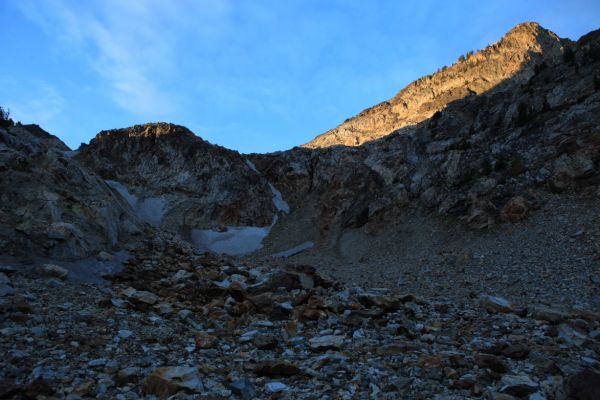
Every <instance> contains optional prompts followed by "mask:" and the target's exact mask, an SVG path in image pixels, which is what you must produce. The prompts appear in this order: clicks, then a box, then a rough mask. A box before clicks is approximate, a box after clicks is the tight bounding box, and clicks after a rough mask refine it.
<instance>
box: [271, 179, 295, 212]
mask: <svg viewBox="0 0 600 400" xmlns="http://www.w3.org/2000/svg"><path fill="white" fill-rule="evenodd" d="M269 188H270V189H271V193H273V204H275V208H276V209H277V210H279V211H282V212H284V213H286V214H289V213H290V206H289V205H288V203H286V202H285V200H283V196H281V192H280V191H279V190H277V189H275V186H273V185H272V184H270V183H269Z"/></svg>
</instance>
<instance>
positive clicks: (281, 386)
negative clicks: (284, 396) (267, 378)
mask: <svg viewBox="0 0 600 400" xmlns="http://www.w3.org/2000/svg"><path fill="white" fill-rule="evenodd" d="M287 388H288V387H287V385H286V384H285V383H282V382H269V383H267V384H266V385H265V389H266V390H267V392H269V393H279V392H283V391H286V390H287Z"/></svg>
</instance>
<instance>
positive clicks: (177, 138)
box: [76, 123, 276, 239]
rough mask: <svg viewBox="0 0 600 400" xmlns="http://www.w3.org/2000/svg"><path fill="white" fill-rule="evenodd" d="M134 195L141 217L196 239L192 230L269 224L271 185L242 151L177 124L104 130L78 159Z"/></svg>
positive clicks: (272, 209) (122, 191)
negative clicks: (221, 145)
mask: <svg viewBox="0 0 600 400" xmlns="http://www.w3.org/2000/svg"><path fill="white" fill-rule="evenodd" d="M76 159H77V160H78V161H80V162H81V163H82V164H83V165H84V166H85V167H86V168H88V169H90V170H92V171H95V172H96V173H97V174H98V175H100V176H101V177H102V178H104V179H106V180H107V181H108V182H109V183H110V184H111V185H112V186H113V187H114V188H115V189H116V190H117V191H119V192H120V193H121V194H123V195H124V197H126V198H128V199H129V202H130V203H131V204H132V207H133V208H134V209H135V210H136V212H137V214H138V216H140V218H142V219H144V220H146V221H147V222H149V223H151V224H153V225H156V226H158V227H161V228H163V229H168V230H172V231H176V232H178V233H181V234H182V235H183V236H184V237H186V238H188V239H189V238H190V237H191V231H192V230H193V229H200V228H214V227H219V226H221V225H233V226H268V225H270V224H271V223H272V221H273V216H274V215H275V213H276V210H275V208H274V206H273V202H272V197H273V193H272V192H271V190H270V188H269V186H268V182H267V181H266V180H265V179H264V178H263V177H262V176H261V175H260V174H258V173H257V172H256V171H254V170H253V169H252V167H251V166H250V165H249V164H248V163H247V162H246V160H245V158H243V157H242V156H241V155H240V154H239V153H237V152H235V151H231V150H228V149H225V148H222V147H219V146H215V145H212V144H210V143H208V142H206V141H204V140H202V139H200V138H199V137H197V136H195V135H194V134H193V133H192V132H191V131H189V130H188V129H186V128H184V127H181V126H177V125H172V124H163V123H158V124H147V125H137V126H134V127H131V128H126V129H115V130H109V131H103V132H101V133H99V134H98V135H97V136H96V138H95V139H93V140H92V141H91V142H90V144H89V145H87V146H83V147H82V148H81V149H80V151H79V153H78V154H77V156H76Z"/></svg>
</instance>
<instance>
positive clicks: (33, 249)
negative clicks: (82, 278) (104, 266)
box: [0, 125, 143, 259]
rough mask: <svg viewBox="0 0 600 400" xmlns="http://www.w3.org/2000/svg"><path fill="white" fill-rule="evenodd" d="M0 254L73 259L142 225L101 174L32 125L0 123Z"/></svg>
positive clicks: (132, 236)
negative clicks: (86, 167)
mask: <svg viewBox="0 0 600 400" xmlns="http://www.w3.org/2000/svg"><path fill="white" fill-rule="evenodd" d="M0 172H1V173H0V187H1V188H2V190H1V192H0V254H2V255H5V256H19V257H22V256H27V257H28V256H31V255H34V254H35V255H39V256H45V257H50V258H57V259H77V258H84V257H87V256H90V255H92V254H95V253H97V252H98V251H99V250H102V249H111V248H113V247H115V246H117V245H118V243H119V242H127V241H131V240H133V239H135V237H137V236H138V235H139V234H141V233H142V230H143V228H142V226H141V224H139V223H138V221H137V218H135V216H134V215H133V214H132V213H131V212H130V210H129V207H128V206H127V204H126V203H124V202H123V201H122V199H121V198H120V196H118V195H117V194H115V193H114V191H113V190H112V189H111V188H110V187H109V186H108V185H107V184H106V183H105V182H104V180H103V179H101V178H100V177H98V176H96V175H95V174H93V173H89V172H88V171H86V170H85V169H84V168H82V167H81V166H80V165H79V163H78V162H77V161H75V160H74V159H73V158H72V152H71V151H70V149H69V148H68V147H67V146H66V145H65V144H64V143H62V142H61V141H60V140H59V139H58V138H56V137H55V136H52V135H50V134H49V133H47V132H45V131H43V130H42V129H41V128H39V127H38V126H36V125H23V126H14V127H9V128H6V129H0Z"/></svg>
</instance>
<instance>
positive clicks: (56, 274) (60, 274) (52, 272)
mask: <svg viewBox="0 0 600 400" xmlns="http://www.w3.org/2000/svg"><path fill="white" fill-rule="evenodd" d="M42 271H43V272H44V274H45V275H46V276H49V277H52V278H58V279H63V280H64V279H66V278H67V275H69V271H68V270H67V269H66V268H63V267H61V266H58V265H54V264H44V265H43V266H42Z"/></svg>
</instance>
